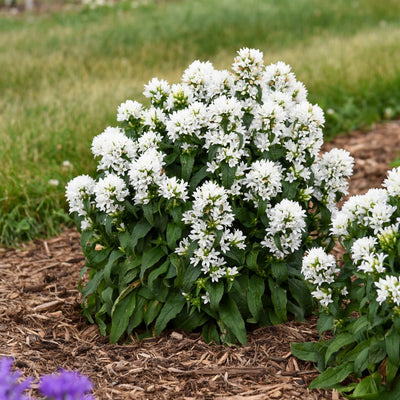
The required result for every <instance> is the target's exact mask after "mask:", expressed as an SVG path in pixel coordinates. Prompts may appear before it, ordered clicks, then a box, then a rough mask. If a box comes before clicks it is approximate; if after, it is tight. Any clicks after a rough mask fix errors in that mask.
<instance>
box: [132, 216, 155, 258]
mask: <svg viewBox="0 0 400 400" xmlns="http://www.w3.org/2000/svg"><path fill="white" fill-rule="evenodd" d="M151 228H152V225H150V224H149V223H148V222H147V221H141V222H139V223H137V224H136V225H135V227H134V228H133V230H132V234H131V239H130V248H131V249H132V251H134V250H135V247H136V245H137V243H138V241H139V240H140V239H142V238H144V237H145V236H146V235H147V234H148V233H149V231H150V229H151Z"/></svg>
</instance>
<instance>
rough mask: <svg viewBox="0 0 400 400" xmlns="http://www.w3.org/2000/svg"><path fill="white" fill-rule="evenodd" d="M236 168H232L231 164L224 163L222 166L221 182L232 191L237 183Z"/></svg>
mask: <svg viewBox="0 0 400 400" xmlns="http://www.w3.org/2000/svg"><path fill="white" fill-rule="evenodd" d="M235 176H236V167H230V166H229V164H227V163H225V162H223V163H222V165H221V182H222V185H223V186H224V187H225V188H227V189H230V187H231V186H232V185H233V182H234V181H235Z"/></svg>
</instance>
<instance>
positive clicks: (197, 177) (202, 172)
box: [189, 165, 209, 191]
mask: <svg viewBox="0 0 400 400" xmlns="http://www.w3.org/2000/svg"><path fill="white" fill-rule="evenodd" d="M208 174H209V172H208V171H207V166H206V165H205V166H204V167H201V168H200V169H199V170H198V171H197V172H196V173H195V174H194V175H193V177H192V179H191V180H190V184H189V187H190V190H191V191H194V190H195V189H196V188H197V186H198V185H199V183H200V182H201V181H202V180H203V179H204V178H205V177H206V176H207V175H208Z"/></svg>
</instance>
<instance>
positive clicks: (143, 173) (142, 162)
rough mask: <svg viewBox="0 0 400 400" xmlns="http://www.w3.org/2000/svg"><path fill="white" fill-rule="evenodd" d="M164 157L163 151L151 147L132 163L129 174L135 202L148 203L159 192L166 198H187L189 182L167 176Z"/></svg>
mask: <svg viewBox="0 0 400 400" xmlns="http://www.w3.org/2000/svg"><path fill="white" fill-rule="evenodd" d="M163 158H164V154H163V153H161V152H160V151H158V150H157V149H156V148H155V147H150V148H148V149H147V150H146V151H144V152H143V153H142V154H141V155H140V156H139V157H138V158H137V159H136V160H135V161H133V162H132V163H131V165H130V169H129V171H128V176H129V180H130V184H131V185H132V188H133V189H134V193H135V194H134V196H133V199H134V202H135V204H148V203H149V202H150V200H151V199H152V198H154V197H156V196H157V194H158V195H161V196H162V197H164V198H166V199H171V198H179V199H182V200H186V199H187V182H184V181H183V180H182V179H177V178H176V177H172V178H169V177H167V176H166V175H165V173H164V170H163V165H164V160H163Z"/></svg>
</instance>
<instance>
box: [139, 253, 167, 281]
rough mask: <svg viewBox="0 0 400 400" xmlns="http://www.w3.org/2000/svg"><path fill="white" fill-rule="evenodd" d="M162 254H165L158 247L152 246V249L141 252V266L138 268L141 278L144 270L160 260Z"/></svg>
mask: <svg viewBox="0 0 400 400" xmlns="http://www.w3.org/2000/svg"><path fill="white" fill-rule="evenodd" d="M163 256H165V253H164V252H163V251H162V250H161V248H160V247H153V248H152V249H150V250H147V251H145V252H144V253H143V257H142V266H141V268H140V279H141V280H142V279H143V277H144V274H145V272H146V271H147V270H148V269H149V268H151V267H152V266H153V265H155V264H156V263H158V261H160V260H161V258H162V257H163Z"/></svg>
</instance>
